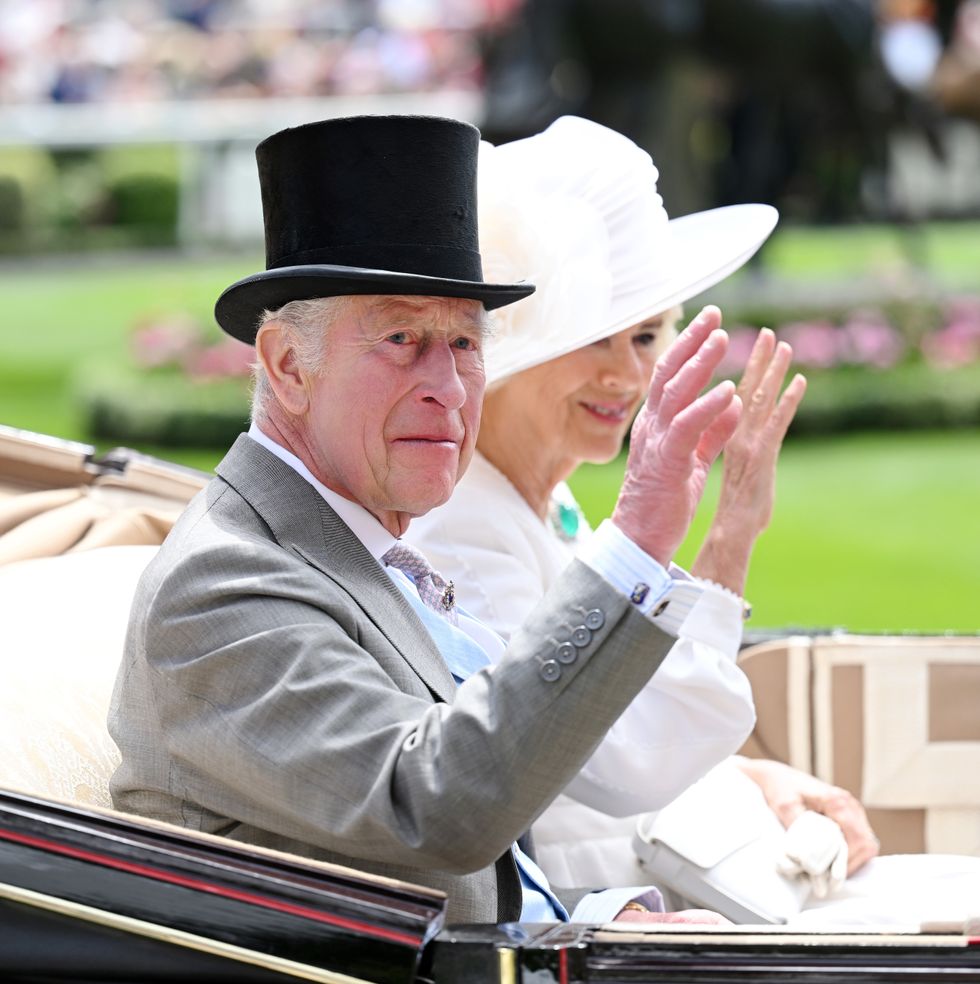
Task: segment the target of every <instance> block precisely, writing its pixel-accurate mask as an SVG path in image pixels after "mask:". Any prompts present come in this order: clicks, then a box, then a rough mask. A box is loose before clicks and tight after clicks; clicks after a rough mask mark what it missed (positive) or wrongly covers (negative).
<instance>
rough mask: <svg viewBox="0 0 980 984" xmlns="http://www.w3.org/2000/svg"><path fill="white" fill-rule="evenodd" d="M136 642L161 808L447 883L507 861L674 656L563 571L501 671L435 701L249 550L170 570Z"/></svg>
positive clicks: (351, 609)
mask: <svg viewBox="0 0 980 984" xmlns="http://www.w3.org/2000/svg"><path fill="white" fill-rule="evenodd" d="M243 551H245V552H246V553H247V556H246V557H243V556H242V553H243ZM243 570H247V571H248V573H247V574H242V573H240V572H242V571H243ZM581 605H586V606H587V607H599V608H601V609H602V610H603V611H604V613H605V616H606V619H605V624H604V626H603V628H602V630H601V631H599V632H596V633H595V635H594V637H593V640H592V642H591V643H590V644H589V646H587V647H586V648H584V649H582V650H581V651H580V653H579V658H578V659H577V661H576V662H575V663H574V664H573V665H568V666H562V668H561V670H562V672H561V674H560V676H559V677H558V678H557V679H554V678H551V677H552V675H551V674H549V673H543V672H542V667H543V665H544V663H545V662H546V661H547V660H549V659H550V657H551V656H552V654H553V649H554V641H553V640H554V634H555V632H556V631H558V630H559V627H560V626H561V625H563V624H566V623H568V622H569V621H570V620H572V619H573V618H575V617H576V613H577V611H578V607H579V606H581ZM140 631H141V635H140V641H139V644H138V645H137V646H136V647H135V648H136V660H137V662H138V663H140V664H141V666H142V667H143V668H144V670H143V671H144V672H145V674H146V681H145V686H144V687H143V688H142V689H143V690H144V691H145V692H146V693H147V694H148V699H147V701H146V704H145V706H143V707H142V708H141V709H140V711H141V713H145V714H147V715H150V716H152V717H153V718H154V727H153V729H152V733H154V734H156V735H160V736H162V740H163V741H164V742H165V743H166V749H165V750H161V752H163V753H165V755H166V756H167V758H168V759H169V766H168V768H169V778H168V784H169V787H170V788H169V792H170V793H171V794H172V795H174V796H177V797H179V798H181V799H182V800H185V801H193V802H196V803H200V804H201V805H202V806H203V807H204V808H206V809H208V810H210V811H213V812H214V813H217V814H219V815H223V816H226V817H229V818H232V819H234V820H238V821H240V822H244V823H248V824H251V825H254V826H258V827H261V828H264V829H268V830H272V831H276V832H277V833H279V834H281V835H283V836H286V837H292V838H296V839H299V840H302V841H305V842H308V843H311V844H315V845H319V846H322V847H323V848H325V849H327V850H330V851H335V852H339V853H341V854H344V855H348V856H351V857H363V858H369V859H372V860H375V861H382V862H391V863H395V864H406V863H408V864H412V865H417V866H426V867H434V868H438V869H441V870H445V871H448V872H453V873H466V872H469V871H475V870H477V869H479V868H483V867H485V866H487V865H488V864H491V863H493V862H494V860H495V859H496V858H498V857H499V856H500V855H501V854H502V853H503V852H504V851H506V850H507V849H508V848H509V846H510V844H511V843H512V842H513V841H514V840H516V838H517V837H518V836H519V835H520V834H521V833H522V832H523V831H524V830H526V829H527V828H528V826H529V825H530V823H531V822H532V821H533V820H534V818H535V817H536V816H537V815H538V813H540V812H541V810H542V809H543V808H544V807H545V806H546V805H547V804H548V803H549V802H550V801H551V800H552V799H553V798H554V797H555V796H556V795H557V794H558V793H559V792H560V791H561V789H562V788H563V787H564V786H565V785H566V784H567V782H568V781H569V779H570V778H571V777H572V776H573V775H574V774H575V773H576V772H577V771H578V770H579V769H580V768H581V766H582V765H583V763H584V762H585V760H586V759H587V758H588V757H589V755H591V754H592V752H593V750H594V749H595V746H596V745H597V744H598V742H599V740H600V739H601V737H602V734H603V733H604V732H605V730H606V729H607V728H608V727H609V726H610V725H611V724H612V723H613V722H614V721H615V720H616V719H617V718H618V717H619V715H620V714H621V713H622V711H623V709H624V708H625V706H626V704H628V702H629V700H630V698H631V697H632V695H633V694H635V693H636V692H637V691H638V690H640V689H641V688H642V687H643V685H644V684H645V683H646V681H647V680H648V679H649V677H650V675H651V674H652V673H653V672H654V671H655V670H656V669H657V667H658V665H659V663H660V661H661V659H662V658H663V656H664V654H665V653H666V652H667V650H668V649H669V647H670V645H671V643H672V642H673V639H672V637H670V636H668V635H666V634H665V633H663V632H661V631H660V630H659V629H657V628H656V627H655V626H653V625H651V624H650V623H649V622H648V621H647V620H646V619H644V618H643V617H642V616H640V615H638V614H637V613H636V612H635V611H633V610H632V608H631V606H630V605H629V603H628V601H627V600H626V599H625V598H623V597H622V596H620V595H619V594H618V593H617V592H615V591H614V590H613V589H611V588H610V587H609V586H608V585H606V584H605V582H604V581H602V579H601V578H599V577H598V576H597V575H595V574H594V573H593V572H591V571H590V570H589V569H588V568H586V567H585V566H584V565H581V564H576V565H574V566H573V567H572V568H571V569H570V570H569V571H568V572H567V574H566V575H564V576H563V577H562V578H561V579H560V580H559V582H558V583H557V584H556V585H555V586H554V589H553V590H552V591H551V592H549V594H548V596H547V597H546V598H545V599H544V600H543V602H542V604H541V605H540V606H539V607H538V608H537V609H536V610H535V612H534V613H533V614H532V615H531V617H530V618H529V619H528V621H527V622H526V624H525V625H524V627H523V628H522V629H521V630H519V631H518V632H517V633H515V635H514V637H513V639H512V640H511V644H510V646H509V648H508V651H507V653H506V654H505V656H504V658H503V660H502V661H501V662H500V663H499V664H498V665H496V666H493V667H490V668H488V669H487V670H484V671H481V672H479V673H477V674H474V675H473V676H472V677H471V678H470V679H468V680H467V681H466V683H464V684H463V685H462V686H461V687H460V688H459V690H458V692H457V694H456V698H455V701H454V702H453V703H452V704H451V705H449V704H445V703H434V702H433V698H432V695H431V694H430V693H428V692H427V691H426V689H425V687H424V686H423V685H421V683H420V681H419V680H418V678H417V677H416V678H413V677H412V671H411V669H410V667H408V666H407V664H406V663H405V661H404V660H401V661H399V660H398V659H397V658H395V656H396V655H397V654H393V655H392V658H390V659H389V660H387V661H384V660H381V659H379V658H378V656H379V654H378V653H377V652H375V651H373V650H372V651H369V649H368V648H365V645H363V644H362V639H363V637H364V634H365V632H366V631H367V629H366V627H365V621H364V616H363V613H362V612H361V611H360V610H359V609H358V607H357V604H356V601H355V600H354V599H352V598H351V597H350V596H349V595H348V594H346V593H345V592H344V591H343V590H342V589H341V588H340V587H338V586H337V585H336V584H334V582H332V581H331V580H330V579H328V578H327V577H325V576H324V575H323V574H321V573H320V572H319V571H316V570H315V569H312V568H310V567H309V566H308V565H306V564H304V563H303V562H302V561H301V560H299V559H298V558H296V557H294V556H293V555H291V554H290V553H288V552H287V551H284V550H281V549H279V548H277V547H275V546H274V545H272V544H266V543H263V542H255V543H245V544H241V543H234V544H223V545H221V546H219V547H217V548H214V547H212V548H210V549H208V550H201V551H198V552H193V551H192V552H191V553H189V554H188V555H186V556H183V557H182V558H181V559H180V561H179V562H178V563H177V564H176V565H175V566H174V567H173V568H171V570H170V571H169V573H168V574H167V575H166V576H165V577H164V578H163V579H162V580H161V582H160V583H159V584H158V586H157V588H156V590H155V591H154V592H153V596H152V598H151V599H150V601H149V606H148V613H147V617H146V618H144V619H143V620H142V623H141V630H140ZM132 711H133V709H132V708H130V714H131V715H132Z"/></svg>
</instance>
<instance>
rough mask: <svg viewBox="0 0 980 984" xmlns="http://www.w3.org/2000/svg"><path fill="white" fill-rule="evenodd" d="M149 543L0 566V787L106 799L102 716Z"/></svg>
mask: <svg viewBox="0 0 980 984" xmlns="http://www.w3.org/2000/svg"><path fill="white" fill-rule="evenodd" d="M156 549H157V548H156V547H153V546H115V547H103V548H99V549H94V550H89V551H86V552H84V553H72V554H68V555H66V556H63V557H46V558H41V559H35V560H24V561H20V562H18V563H11V564H6V565H4V566H0V612H2V616H0V633H2V636H0V638H2V644H0V787H4V788H10V789H20V790H23V791H26V792H31V793H37V794H39V795H43V796H48V797H51V798H55V799H60V800H68V801H74V802H79V803H84V804H87V805H93V806H108V805H109V787H108V783H109V776H110V775H111V774H112V771H113V769H114V768H115V767H116V764H117V763H118V761H119V753H118V750H117V749H116V746H115V745H114V743H113V742H112V739H111V738H110V737H109V733H108V731H107V730H106V723H105V720H106V713H107V711H108V706H109V698H110V695H111V693H112V686H113V683H114V681H115V676H116V669H117V667H118V664H119V660H120V657H121V655H122V648H123V641H124V638H125V633H126V625H127V621H128V618H129V607H130V603H131V601H132V596H133V592H134V590H135V588H136V582H137V580H138V579H139V576H140V574H141V572H142V570H143V568H144V567H145V566H146V564H147V563H149V560H150V558H151V557H152V556H153V554H154V553H155V552H156Z"/></svg>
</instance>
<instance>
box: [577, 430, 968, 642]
mask: <svg viewBox="0 0 980 984" xmlns="http://www.w3.org/2000/svg"><path fill="white" fill-rule="evenodd" d="M624 464H625V459H624V458H619V459H617V460H616V461H614V462H612V463H611V464H609V465H602V466H594V465H584V466H582V468H580V469H579V470H578V472H577V473H576V474H575V475H574V476H573V478H572V482H571V484H572V487H573V489H574V490H575V493H576V495H577V496H578V497H579V498H580V501H581V503H582V506H583V508H584V510H585V512H586V515H587V516H588V517H589V519H590V521H592V522H593V523H596V522H598V521H599V520H601V519H602V518H603V517H604V516H607V515H608V514H609V512H610V511H611V509H612V506H613V502H614V500H615V493H616V489H617V488H618V485H619V482H620V480H621V477H622V472H623V467H624ZM718 474H719V471H718V467H716V469H715V471H714V472H713V473H712V476H711V480H710V482H709V486H708V491H707V493H706V496H705V501H704V502H703V503H702V507H701V510H700V512H699V514H698V517H697V519H696V521H695V524H694V527H693V528H692V531H691V535H690V536H689V537H688V539H687V541H686V542H685V544H684V546H683V548H682V549H681V551H680V552H679V555H678V562H679V563H681V564H688V565H689V564H690V563H691V562H692V561H693V559H694V556H695V554H696V553H697V547H698V545H699V544H700V542H701V539H702V537H703V535H704V532H705V530H706V529H707V527H708V523H709V522H710V518H711V513H712V512H713V506H714V503H715V502H716V501H717V495H718ZM746 593H747V595H748V597H749V600H750V601H751V602H752V604H753V618H752V623H751V627H752V628H763V627H782V626H790V625H792V626H811V627H813V626H817V627H824V628H829V627H843V628H847V629H849V630H851V631H894V632H903V631H915V632H943V631H946V630H952V631H959V632H971V631H972V632H976V631H980V431H969V432H963V431H958V432H942V433H933V432H917V433H909V434H884V435H882V434H874V435H852V436H845V437H837V438H832V439H831V438H828V439H819V440H818V439H806V440H803V439H798V440H796V441H790V442H789V443H788V444H787V445H786V447H785V448H784V449H783V453H782V457H781V460H780V466H779V485H778V495H777V503H776V511H775V516H774V518H773V522H772V524H771V526H770V527H769V529H768V530H767V531H766V532H765V533H764V534H763V535H762V537H761V538H760V540H759V542H758V544H757V546H756V550H755V555H754V558H753V563H752V568H751V571H750V575H749V582H748V587H747V591H746Z"/></svg>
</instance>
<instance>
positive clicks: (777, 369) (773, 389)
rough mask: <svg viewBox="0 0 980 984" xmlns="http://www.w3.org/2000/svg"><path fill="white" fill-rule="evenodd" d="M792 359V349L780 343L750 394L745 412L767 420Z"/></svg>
mask: <svg viewBox="0 0 980 984" xmlns="http://www.w3.org/2000/svg"><path fill="white" fill-rule="evenodd" d="M792 358H793V349H792V348H791V347H790V346H789V345H787V344H786V342H780V343H779V344H778V345H777V346H776V348H775V350H774V351H773V354H772V358H771V359H770V360H769V363H768V365H767V366H766V368H765V372H764V373H763V376H762V379H761V381H760V382H759V385H758V386H757V387H756V388H755V389H754V390H753V391H752V392H751V396H750V398H749V405H748V407H747V412H748V413H749V414H751V415H752V416H754V417H756V418H762V419H765V418H768V417H769V415H770V414H771V413H772V409H773V407H774V406H775V405H776V398H777V397H778V396H779V391H780V389H781V388H782V385H783V380H784V379H785V378H786V372H787V370H788V369H789V365H790V362H791V361H792Z"/></svg>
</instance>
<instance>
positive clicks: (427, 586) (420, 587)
mask: <svg viewBox="0 0 980 984" xmlns="http://www.w3.org/2000/svg"><path fill="white" fill-rule="evenodd" d="M381 559H382V560H383V561H384V562H385V563H386V564H388V565H389V566H390V567H397V568H398V570H400V571H403V572H404V573H405V574H407V575H408V576H409V577H410V578H411V579H412V580H413V581H414V582H415V588H416V590H417V591H418V593H419V597H420V598H421V599H422V601H423V602H424V603H425V606H426V607H427V608H431V609H432V610H433V611H434V612H438V613H439V614H440V615H441V616H442V617H443V618H444V619H446V621H448V622H450V623H451V624H452V625H457V624H458V622H459V620H458V618H457V616H456V592H455V590H454V589H453V582H452V581H447V580H446V579H445V578H444V577H443V576H442V575H441V574H439V573H438V572H437V571H434V570H433V569H432V565H431V564H430V563H429V562H428V561H427V560H426V559H425V557H424V556H422V553H421V552H420V551H418V550H416V549H415V547H412V546H409V545H408V544H407V543H402V541H401V540H399V541H398V542H397V543H396V544H395V545H394V546H393V547H392V548H391V549H390V550H388V551H386V552H385V554H384V555H383V556H382V558H381Z"/></svg>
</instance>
